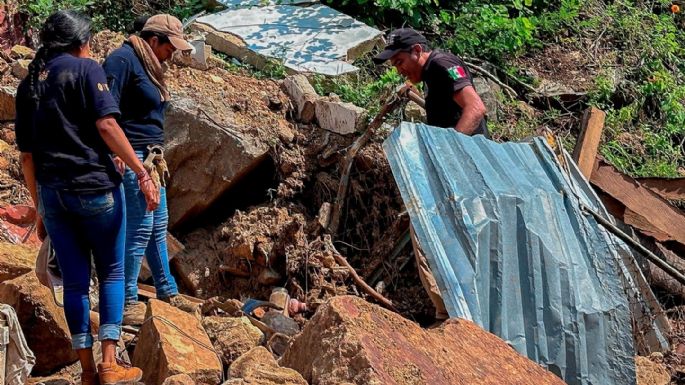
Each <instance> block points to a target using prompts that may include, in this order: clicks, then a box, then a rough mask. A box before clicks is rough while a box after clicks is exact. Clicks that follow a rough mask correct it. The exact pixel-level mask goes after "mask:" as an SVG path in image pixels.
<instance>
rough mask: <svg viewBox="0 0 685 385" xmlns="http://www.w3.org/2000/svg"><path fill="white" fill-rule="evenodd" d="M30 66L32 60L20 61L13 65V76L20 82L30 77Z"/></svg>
mask: <svg viewBox="0 0 685 385" xmlns="http://www.w3.org/2000/svg"><path fill="white" fill-rule="evenodd" d="M29 64H31V60H25V59H19V60H17V61H15V62H14V63H12V75H14V77H15V78H17V79H19V80H24V78H25V77H27V76H29Z"/></svg>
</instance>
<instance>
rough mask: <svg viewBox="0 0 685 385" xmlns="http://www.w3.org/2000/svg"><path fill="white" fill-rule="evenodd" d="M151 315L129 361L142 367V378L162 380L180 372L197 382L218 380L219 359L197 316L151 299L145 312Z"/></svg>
mask: <svg viewBox="0 0 685 385" xmlns="http://www.w3.org/2000/svg"><path fill="white" fill-rule="evenodd" d="M151 317H152V319H151V320H150V321H148V322H147V323H145V324H144V325H143V326H142V327H141V329H140V333H139V336H138V338H139V339H138V345H137V346H136V350H135V353H134V355H133V362H132V363H133V365H134V366H137V367H139V368H140V369H142V370H143V382H145V383H146V384H161V383H162V382H164V379H166V378H167V377H170V376H173V375H176V374H182V373H185V374H187V375H189V376H190V377H191V378H192V379H193V381H195V382H196V383H197V384H212V385H215V384H218V383H220V382H221V377H222V376H221V374H222V368H221V362H220V361H219V358H218V357H217V355H216V353H215V352H214V350H213V348H212V342H211V341H210V340H209V337H208V336H207V333H205V331H204V329H202V326H201V325H200V321H198V319H197V318H195V317H193V316H192V315H191V314H188V313H186V312H184V311H182V310H179V309H177V308H175V307H173V306H171V305H169V304H167V303H165V302H162V301H158V300H154V299H151V300H150V301H149V302H148V307H147V313H146V314H145V318H146V319H147V318H151ZM190 337H192V338H190Z"/></svg>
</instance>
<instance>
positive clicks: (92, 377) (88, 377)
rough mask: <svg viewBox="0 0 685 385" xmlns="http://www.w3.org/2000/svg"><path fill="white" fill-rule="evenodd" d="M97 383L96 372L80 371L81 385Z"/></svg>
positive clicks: (94, 384)
mask: <svg viewBox="0 0 685 385" xmlns="http://www.w3.org/2000/svg"><path fill="white" fill-rule="evenodd" d="M98 384H99V382H98V374H97V373H96V372H81V385H98Z"/></svg>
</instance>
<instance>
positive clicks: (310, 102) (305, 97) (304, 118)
mask: <svg viewBox="0 0 685 385" xmlns="http://www.w3.org/2000/svg"><path fill="white" fill-rule="evenodd" d="M283 89H284V90H285V92H286V93H287V94H288V96H289V97H290V99H291V100H292V101H293V103H294V106H295V111H296V112H297V117H296V118H297V120H299V121H300V122H302V123H309V122H311V121H312V120H313V119H314V116H315V114H316V101H317V100H318V99H319V95H318V94H317V93H316V90H314V87H312V85H311V84H310V83H309V80H307V77H306V76H304V75H293V76H288V77H287V78H285V80H283Z"/></svg>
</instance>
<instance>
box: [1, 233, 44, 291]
mask: <svg viewBox="0 0 685 385" xmlns="http://www.w3.org/2000/svg"><path fill="white" fill-rule="evenodd" d="M36 255H38V249H36V248H35V247H29V246H24V245H13V244H11V243H5V242H2V243H0V282H4V281H9V280H11V279H14V278H16V277H19V276H21V275H24V274H26V273H28V272H30V271H32V270H33V268H34V267H35V263H36Z"/></svg>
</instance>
